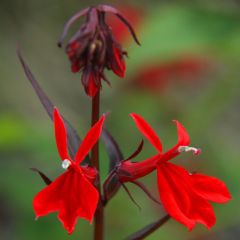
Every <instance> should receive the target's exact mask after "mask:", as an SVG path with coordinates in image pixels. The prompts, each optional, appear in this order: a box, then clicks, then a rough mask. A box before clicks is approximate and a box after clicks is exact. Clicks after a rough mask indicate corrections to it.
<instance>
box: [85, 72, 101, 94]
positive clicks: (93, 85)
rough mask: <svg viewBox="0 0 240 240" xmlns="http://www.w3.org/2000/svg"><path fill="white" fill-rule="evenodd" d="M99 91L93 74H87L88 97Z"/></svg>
mask: <svg viewBox="0 0 240 240" xmlns="http://www.w3.org/2000/svg"><path fill="white" fill-rule="evenodd" d="M98 91H99V87H98V86H97V85H96V83H95V81H94V75H93V74H90V75H89V80H88V86H87V87H86V92H87V94H88V95H89V96H90V97H94V96H95V95H96V93H97V92H98Z"/></svg>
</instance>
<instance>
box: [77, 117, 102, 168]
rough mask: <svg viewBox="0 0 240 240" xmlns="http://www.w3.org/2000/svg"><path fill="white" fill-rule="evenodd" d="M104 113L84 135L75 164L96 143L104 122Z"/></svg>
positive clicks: (80, 160) (81, 159)
mask: <svg viewBox="0 0 240 240" xmlns="http://www.w3.org/2000/svg"><path fill="white" fill-rule="evenodd" d="M104 120H105V115H103V116H102V117H101V118H100V119H99V120H98V122H97V123H95V125H94V126H93V127H92V128H91V129H90V130H89V132H88V133H87V135H86V136H85V138H84V140H83V141H82V143H81V145H80V147H79V149H78V151H77V153H76V156H75V161H76V163H77V164H79V163H81V162H82V161H83V159H84V158H85V157H86V155H87V154H88V152H89V151H90V150H91V149H92V147H93V146H94V145H95V144H96V142H97V141H98V139H99V137H100V135H101V133H102V127H103V124H104Z"/></svg>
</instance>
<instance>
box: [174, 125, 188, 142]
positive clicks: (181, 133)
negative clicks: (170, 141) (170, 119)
mask: <svg viewBox="0 0 240 240" xmlns="http://www.w3.org/2000/svg"><path fill="white" fill-rule="evenodd" d="M174 122H175V123H176V125H177V133H178V144H177V145H178V146H189V144H190V137H189V135H188V133H187V131H186V129H185V128H184V127H183V125H182V124H181V123H180V122H179V121H177V120H174Z"/></svg>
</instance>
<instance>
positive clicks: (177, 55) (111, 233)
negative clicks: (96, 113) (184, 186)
mask: <svg viewBox="0 0 240 240" xmlns="http://www.w3.org/2000/svg"><path fill="white" fill-rule="evenodd" d="M99 3H102V2H99V1H77V0H71V1H67V0H61V1H56V0H52V1H46V0H42V1H37V0H25V1H19V0H8V1H5V0H1V3H0V19H1V21H0V29H1V35H0V43H1V44H0V56H1V58H0V83H1V85H0V86H1V87H0V159H1V160H0V167H1V168H0V169H1V173H0V239H4V240H5V239H10V240H31V239H35V240H40V239H58V240H63V239H71V240H74V239H91V236H92V233H91V232H92V226H90V225H89V224H88V222H85V221H84V220H79V223H78V225H77V227H76V231H75V232H74V234H72V235H71V236H68V235H67V233H66V231H65V230H64V229H63V228H62V226H61V224H60V222H58V220H57V218H56V214H51V215H49V216H47V217H44V218H41V219H39V220H38V221H37V222H36V221H34V212H33V209H32V205H31V204H32V199H33V197H34V195H35V194H36V193H37V192H38V191H39V190H40V189H42V188H43V187H44V184H43V182H42V181H41V179H40V178H39V177H38V176H37V175H36V174H35V173H33V172H31V171H30V170H29V168H30V167H37V168H39V169H41V170H42V171H43V172H45V173H46V174H47V175H49V176H50V177H51V178H52V179H54V178H55V177H56V176H58V175H59V174H60V173H61V172H62V169H61V167H60V161H59V157H58V154H57V150H56V146H55V139H54V135H53V126H52V122H51V121H50V120H49V118H48V116H47V114H46V113H45V111H44V109H43V108H42V106H41V104H40V102H39V100H38V98H37V97H36V95H35V94H34V92H33V90H32V88H31V86H30V84H29V83H28V82H27V80H26V77H25V76H24V73H23V70H22V69H21V66H20V64H19V61H18V59H17V57H16V53H15V49H16V46H17V45H19V46H20V48H21V50H22V53H23V56H24V58H25V59H26V61H27V62H28V64H29V65H30V67H31V69H32V71H33V73H34V74H35V76H36V78H37V80H38V81H39V83H40V85H41V86H42V88H43V89H44V90H45V91H46V93H47V94H48V95H49V96H50V98H51V100H52V101H53V102H54V104H55V105H56V106H58V108H59V109H60V111H61V113H62V114H63V115H64V116H65V117H66V118H67V119H68V120H69V121H70V122H71V123H72V125H73V126H75V127H76V128H77V130H78V131H79V134H80V136H82V137H83V136H84V134H85V133H86V131H87V129H88V128H89V122H90V105H91V104H90V99H89V98H88V97H87V96H86V95H85V93H84V91H83V88H82V86H81V82H80V75H79V74H72V73H71V72H70V64H69V62H68V59H67V57H66V55H65V53H64V51H63V50H61V49H59V48H58V47H57V45H56V43H57V40H58V37H59V35H60V33H61V31H62V27H63V25H64V23H65V21H66V20H67V19H68V18H69V17H70V16H71V15H72V14H73V13H75V12H76V11H77V10H79V9H81V8H82V7H86V6H88V5H93V4H99ZM104 3H109V4H112V5H114V6H119V7H120V9H122V11H123V12H125V13H126V15H127V16H128V17H129V19H130V21H132V22H133V25H134V26H135V28H136V32H137V34H138V36H139V39H140V41H141V43H142V46H141V47H138V46H137V45H136V44H135V43H134V42H133V40H132V39H131V37H130V36H129V35H128V34H127V33H126V32H125V33H123V35H122V36H120V37H121V41H122V42H123V44H124V46H125V47H126V50H127V51H128V53H129V58H128V59H127V74H126V77H125V79H124V80H122V79H118V78H117V77H115V76H114V75H113V74H111V73H108V77H109V79H110V80H111V83H112V88H109V87H108V86H107V85H106V84H103V91H102V106H101V112H106V111H110V115H109V117H108V119H107V123H106V126H107V128H108V129H109V130H110V131H111V132H112V134H113V136H115V138H116V139H117V140H118V141H119V145H120V146H121V148H122V151H123V152H124V155H125V156H128V155H129V154H131V153H132V151H133V150H134V149H135V148H136V146H137V144H138V143H139V141H140V139H141V136H140V134H139V133H138V131H137V129H136V127H135V126H134V124H133V121H132V120H131V118H130V117H129V116H128V114H129V113H131V112H137V113H139V114H141V115H142V116H144V117H145V118H146V119H147V120H148V122H149V123H150V124H151V125H152V126H153V128H154V129H155V130H156V132H157V133H158V134H159V136H160V137H161V139H162V141H163V143H164V149H167V148H169V147H171V146H172V145H173V144H175V142H176V141H177V136H176V130H175V127H174V125H173V124H172V122H171V120H172V119H178V120H179V121H180V122H182V123H183V125H184V126H185V127H186V128H187V130H188V132H189V134H190V136H191V139H192V145H193V146H197V147H200V148H202V150H203V152H202V154H201V155H200V156H198V157H193V156H192V155H191V154H182V156H181V157H178V158H177V159H176V160H174V162H175V163H177V164H181V165H182V166H186V168H187V169H189V170H191V171H201V172H204V173H206V174H209V175H212V176H216V177H218V178H220V179H222V180H223V181H225V182H226V184H227V185H228V187H229V189H230V192H231V193H232V196H233V199H232V201H231V202H229V203H228V204H226V205H217V204H215V205H214V209H215V212H216V216H217V223H216V225H215V226H214V228H213V229H212V230H211V231H210V232H209V231H207V230H206V229H205V228H204V227H202V226H197V227H196V228H195V229H194V230H193V231H192V232H188V231H187V229H186V228H185V227H184V226H182V225H180V224H179V223H177V222H175V221H173V220H170V221H169V222H168V223H167V224H166V225H164V226H163V227H162V228H161V229H159V230H158V231H156V232H155V233H154V234H152V235H151V236H149V237H148V238H147V239H151V240H155V239H156V240H158V239H178V240H186V239H240V237H239V236H240V230H239V228H240V206H239V199H240V187H239V179H240V177H239V169H240V159H239V133H240V127H239V122H240V121H239V120H240V112H239V103H240V95H239V90H240V81H239V77H240V74H239V69H240V60H239V56H240V1H237V0H235V1H234V0H211V1H207V0H205V1H204V0H202V1H193V0H192V1H190V0H189V1H173V0H172V1H146V0H145V1H144V0H141V1H120V0H119V1H104ZM109 21H113V20H111V19H110V20H109ZM114 24H116V23H114ZM120 25H121V24H120ZM115 26H116V25H115ZM118 26H119V23H118ZM121 27H122V28H124V27H123V26H122V25H121ZM76 28H77V24H76ZM76 28H75V29H76ZM73 29H74V28H73ZM123 31H124V30H123ZM124 34H125V35H124ZM151 67H154V69H155V70H156V69H157V71H156V74H153V75H149V74H145V76H146V77H143V76H144V71H146V70H148V69H151ZM152 80H154V81H155V82H156V83H157V84H156V85H154V84H152V82H151V81H152ZM153 154H155V152H154V149H153V148H152V147H151V146H150V145H149V144H148V143H147V142H146V144H145V149H144V151H143V152H142V153H141V155H140V156H139V157H138V159H139V160H140V159H143V158H145V157H148V156H151V155H153ZM107 167H108V158H107V155H106V152H105V149H104V146H103V144H101V168H102V172H103V174H102V178H103V179H104V178H105V177H106V172H107ZM143 181H144V182H145V183H146V185H147V186H148V187H149V189H150V190H151V191H152V192H153V194H155V196H158V195H157V186H156V176H155V173H153V174H151V175H150V176H148V177H146V178H144V179H143ZM128 186H129V189H130V190H131V192H132V194H133V196H134V198H135V199H136V200H137V202H138V203H139V204H140V205H141V207H142V210H141V211H139V210H138V209H137V208H136V207H135V206H134V205H133V204H132V202H131V201H130V200H129V198H128V196H127V194H126V193H125V192H124V191H123V190H122V189H121V190H120V191H119V193H118V194H117V195H116V197H115V198H114V199H113V200H112V201H111V202H110V203H109V205H108V206H107V208H106V214H105V215H106V239H113V240H115V239H116V240H118V239H124V238H125V237H126V236H127V235H129V234H131V233H132V232H134V231H136V230H138V229H140V228H141V227H143V226H145V225H146V224H148V223H150V222H152V221H154V220H156V219H158V218H160V217H161V216H162V215H163V214H164V212H163V209H161V208H160V207H159V206H157V205H156V204H155V203H153V202H152V201H151V200H149V199H148V198H147V197H146V195H145V194H144V193H143V192H141V191H140V190H139V189H136V187H134V186H131V184H128ZM238 235H239V236H238Z"/></svg>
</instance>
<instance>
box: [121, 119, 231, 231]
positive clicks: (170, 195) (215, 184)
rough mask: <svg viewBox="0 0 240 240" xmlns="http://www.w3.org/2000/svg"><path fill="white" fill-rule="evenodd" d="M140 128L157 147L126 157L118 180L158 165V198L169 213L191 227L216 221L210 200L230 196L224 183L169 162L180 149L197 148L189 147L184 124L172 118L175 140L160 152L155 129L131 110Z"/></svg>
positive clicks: (218, 199) (192, 149)
mask: <svg viewBox="0 0 240 240" xmlns="http://www.w3.org/2000/svg"><path fill="white" fill-rule="evenodd" d="M131 116H132V118H133V119H134V121H135V123H136V126H137V127H138V129H139V130H140V132H141V133H142V134H143V135H144V136H145V137H146V138H147V139H148V140H149V142H150V143H151V144H152V145H153V146H154V147H155V149H156V150H157V151H158V154H157V155H155V156H153V157H152V158H149V159H146V160H144V161H141V162H136V163H134V162H131V161H130V160H129V161H125V162H123V163H122V164H121V165H120V166H119V169H120V170H121V171H125V172H128V173H129V177H128V176H127V175H126V174H125V175H124V176H122V177H121V176H120V181H131V180H134V179H137V178H140V177H143V176H145V175H147V174H149V173H150V172H152V171H153V170H154V169H157V180H158V190H159V195H160V199H161V202H162V204H163V206H164V208H165V210H166V211H167V212H168V213H169V215H170V216H171V217H172V218H174V219H175V220H177V221H178V222H180V223H182V224H184V225H185V226H186V227H187V228H188V229H189V230H192V229H193V227H194V226H195V225H196V223H201V224H203V225H205V226H206V227H207V228H208V229H210V228H211V227H212V226H213V225H214V224H215V221H216V218H215V214H214V211H213V208H212V206H211V205H210V203H209V202H216V203H226V202H228V201H229V200H230V199H231V196H230V193H229V191H228V189H227V187H226V185H225V184H224V183H223V182H222V181H220V180H219V179H217V178H214V177H210V176H207V175H203V174H199V173H189V172H188V171H187V170H185V169H184V168H183V167H180V166H178V165H176V164H173V163H170V162H168V161H169V160H171V159H173V158H174V157H176V156H178V155H179V154H180V153H182V152H188V151H193V153H194V154H195V155H198V154H199V153H200V149H197V148H193V147H190V146H189V144H190V138H189V136H188V134H187V132H186V130H185V128H184V127H183V126H182V125H181V124H180V123H179V122H178V121H174V122H175V123H176V126H177V132H178V143H177V144H176V145H175V146H174V147H173V148H171V149H170V150H168V151H166V152H165V153H162V144H161V141H160V139H159V138H158V136H157V135H156V133H155V132H154V130H153V129H152V128H151V127H150V125H149V124H148V123H147V122H146V121H145V120H144V119H143V118H142V117H141V116H139V115H137V114H131Z"/></svg>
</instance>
